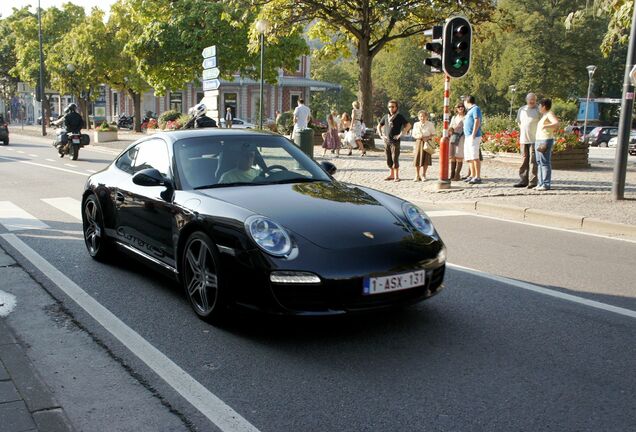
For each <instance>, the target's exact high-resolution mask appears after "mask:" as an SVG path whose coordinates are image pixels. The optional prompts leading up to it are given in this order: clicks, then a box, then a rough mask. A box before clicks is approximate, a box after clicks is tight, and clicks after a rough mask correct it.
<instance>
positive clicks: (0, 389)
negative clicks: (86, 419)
mask: <svg viewBox="0 0 636 432" xmlns="http://www.w3.org/2000/svg"><path fill="white" fill-rule="evenodd" d="M7 267H13V271H14V272H16V271H17V272H22V273H24V275H25V276H26V272H24V270H22V269H21V268H20V267H18V266H17V265H16V263H15V261H14V260H13V259H12V258H11V257H10V256H9V255H7V253H6V252H5V251H4V250H3V249H2V248H0V269H3V268H7ZM27 277H28V276H27ZM5 282H6V280H5ZM34 283H35V282H34ZM14 306H15V299H13V298H12V296H11V295H10V294H9V293H6V292H4V291H2V290H0V430H2V432H23V431H40V432H70V431H74V430H75V429H74V428H73V426H72V425H71V423H70V421H69V420H68V418H67V416H66V413H65V412H64V409H63V408H62V407H61V406H60V404H59V403H58V401H57V400H56V398H55V396H54V395H53V392H52V391H51V390H50V389H49V388H48V387H47V386H46V384H45V383H44V382H43V380H42V379H41V378H40V376H39V374H38V372H37V370H36V368H35V366H34V365H33V363H32V362H31V360H30V359H29V356H28V355H27V347H26V346H25V344H24V343H22V342H21V341H20V340H18V338H17V337H16V336H15V333H14V332H13V330H12V328H11V327H10V326H9V325H8V323H7V322H6V319H5V316H6V315H8V314H9V313H10V312H11V309H12V308H13V307H14Z"/></svg>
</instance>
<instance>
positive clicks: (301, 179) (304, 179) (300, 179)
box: [268, 177, 330, 184]
mask: <svg viewBox="0 0 636 432" xmlns="http://www.w3.org/2000/svg"><path fill="white" fill-rule="evenodd" d="M329 181H330V180H325V179H315V178H309V177H296V178H290V179H283V180H277V181H273V182H268V184H286V183H313V182H329Z"/></svg>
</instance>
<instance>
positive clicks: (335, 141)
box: [322, 114, 340, 157]
mask: <svg viewBox="0 0 636 432" xmlns="http://www.w3.org/2000/svg"><path fill="white" fill-rule="evenodd" d="M327 127H328V129H327V132H325V133H324V134H322V139H323V142H322V148H323V149H325V150H324V151H323V152H322V157H325V153H327V150H331V152H332V153H333V152H334V150H335V152H336V157H339V156H340V137H339V136H338V125H337V124H336V119H335V118H334V116H333V114H329V115H328V116H327Z"/></svg>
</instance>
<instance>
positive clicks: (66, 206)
mask: <svg viewBox="0 0 636 432" xmlns="http://www.w3.org/2000/svg"><path fill="white" fill-rule="evenodd" d="M42 201H44V202H45V203H47V204H48V205H50V206H53V207H55V208H56V209H58V210H62V211H63V212H64V213H66V214H69V215H71V216H73V217H74V218H75V219H77V220H82V209H81V207H82V203H81V202H80V200H77V199H75V198H70V197H62V198H42Z"/></svg>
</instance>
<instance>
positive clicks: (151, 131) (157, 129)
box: [146, 128, 163, 134]
mask: <svg viewBox="0 0 636 432" xmlns="http://www.w3.org/2000/svg"><path fill="white" fill-rule="evenodd" d="M159 132H163V130H161V129H159V128H154V129H146V133H147V134H156V133H159Z"/></svg>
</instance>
